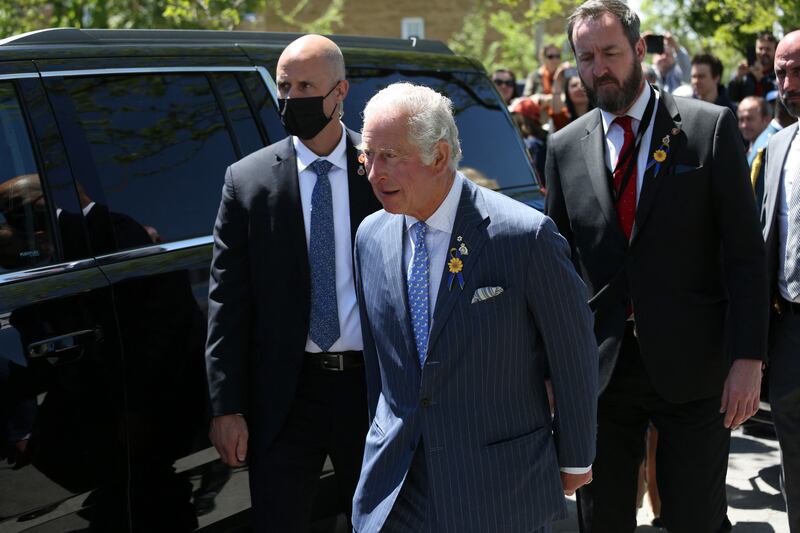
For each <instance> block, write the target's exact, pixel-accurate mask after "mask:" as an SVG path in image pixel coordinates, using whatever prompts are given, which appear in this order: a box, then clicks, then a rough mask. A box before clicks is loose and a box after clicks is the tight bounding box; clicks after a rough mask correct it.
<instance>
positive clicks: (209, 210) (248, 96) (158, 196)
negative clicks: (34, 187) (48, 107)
mask: <svg viewBox="0 0 800 533" xmlns="http://www.w3.org/2000/svg"><path fill="white" fill-rule="evenodd" d="M221 59H222V58H219V57H217V58H215V61H216V62H215V63H213V64H211V63H209V64H205V65H203V64H202V63H198V60H196V59H195V60H193V64H192V65H190V66H189V65H186V64H185V63H183V62H182V61H181V60H180V58H175V59H174V60H171V59H169V58H166V59H160V60H159V61H158V62H157V63H153V62H151V63H150V64H148V65H147V66H146V67H137V66H131V67H130V68H114V69H113V70H111V69H103V68H94V69H91V70H69V69H56V68H50V66H47V67H44V70H43V76H44V85H45V87H46V90H47V94H48V96H49V98H50V100H51V101H52V102H53V107H54V109H55V114H56V117H57V122H58V125H59V128H60V130H61V131H62V132H63V134H64V138H65V143H66V146H67V151H68V153H69V154H70V164H71V165H72V167H73V169H74V171H75V174H76V176H79V178H78V179H77V188H78V194H79V196H80V198H81V202H82V205H83V206H84V209H85V211H86V223H87V229H88V238H89V243H90V246H91V248H92V250H93V253H94V256H95V258H96V261H97V266H98V267H99V268H100V270H101V271H102V272H103V274H104V275H105V276H106V277H107V278H108V280H109V282H110V284H111V288H112V289H111V290H112V295H113V299H114V304H115V318H116V321H117V324H118V332H119V338H120V342H121V345H122V352H123V367H124V391H125V406H124V407H125V414H124V416H125V420H126V438H127V443H128V454H129V459H128V460H129V472H130V476H129V479H128V500H129V505H130V515H129V517H128V518H129V524H130V527H131V530H132V531H137V532H138V531H148V532H149V531H156V530H157V531H170V532H175V533H180V532H181V531H191V530H193V529H194V528H195V527H197V526H201V527H202V526H206V525H209V524H214V523H219V522H220V521H223V520H228V519H230V518H231V517H233V516H235V515H236V514H237V513H240V512H242V511H245V510H246V509H248V508H249V506H250V503H249V492H248V483H247V476H246V469H237V470H233V471H231V470H230V469H229V468H228V467H226V466H224V465H222V464H221V463H220V462H219V460H218V456H217V454H216V452H215V451H214V450H213V448H211V447H210V444H209V442H208V439H207V436H206V435H207V430H208V426H207V422H208V407H207V388H206V380H205V366H204V345H205V336H206V319H207V312H206V307H207V301H206V299H207V294H208V272H209V265H210V260H211V243H212V237H211V233H212V229H213V225H214V220H215V218H216V213H217V208H218V206H219V200H220V195H221V191H222V184H223V178H224V174H225V169H226V167H227V166H228V165H230V164H231V163H233V162H234V161H236V160H237V159H239V158H241V157H243V156H244V155H247V154H248V153H250V152H252V151H255V150H257V149H259V148H261V147H263V146H264V145H265V144H267V143H268V141H269V140H270V139H269V131H268V129H267V127H266V125H265V124H264V123H262V122H261V121H260V120H257V117H258V116H259V114H260V113H261V112H264V111H263V109H261V108H263V107H264V106H270V107H271V106H272V104H271V103H270V101H271V100H273V99H265V98H263V95H264V91H263V87H264V82H263V81H261V74H260V73H259V72H258V69H256V68H254V67H252V66H242V65H237V64H236V62H234V64H224V63H223V64H220V62H219V61H220V60H221ZM57 67H58V66H57ZM58 68H60V67H58ZM259 84H260V85H261V88H262V90H261V91H259V92H258V93H257V92H255V91H254V89H253V88H254V87H256V86H258V85H259ZM267 94H268V93H267Z"/></svg>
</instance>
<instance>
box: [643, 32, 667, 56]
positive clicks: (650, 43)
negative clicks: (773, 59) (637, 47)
mask: <svg viewBox="0 0 800 533" xmlns="http://www.w3.org/2000/svg"><path fill="white" fill-rule="evenodd" d="M644 43H645V45H647V53H648V54H663V53H664V36H663V35H646V36H645V38H644Z"/></svg>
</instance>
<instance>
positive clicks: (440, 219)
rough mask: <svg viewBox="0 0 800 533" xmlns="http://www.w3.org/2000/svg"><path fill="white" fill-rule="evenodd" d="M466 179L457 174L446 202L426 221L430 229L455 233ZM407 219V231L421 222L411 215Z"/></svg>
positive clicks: (445, 198)
mask: <svg viewBox="0 0 800 533" xmlns="http://www.w3.org/2000/svg"><path fill="white" fill-rule="evenodd" d="M464 179H465V178H464V176H463V175H462V174H461V172H456V177H455V179H454V180H453V184H452V185H451V186H450V192H448V193H447V196H445V197H444V200H442V203H441V204H439V207H438V208H437V209H436V211H434V213H433V214H432V215H431V216H429V217H428V220H426V221H425V223H426V224H427V225H428V227H429V228H431V229H435V230H438V231H443V232H445V233H452V232H453V224H454V223H455V221H456V212H457V211H458V203H459V201H460V200H461V189H462V183H463V180H464ZM405 218H406V230H409V229H411V226H413V225H414V224H416V223H417V222H419V221H418V220H417V219H416V218H414V217H412V216H411V215H405Z"/></svg>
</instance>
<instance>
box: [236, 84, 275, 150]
mask: <svg viewBox="0 0 800 533" xmlns="http://www.w3.org/2000/svg"><path fill="white" fill-rule="evenodd" d="M240 79H241V80H242V81H243V82H244V85H245V87H246V89H247V94H248V97H249V98H250V100H251V102H252V103H253V109H254V110H255V112H256V113H257V114H258V115H259V117H260V118H261V123H262V124H263V125H264V127H265V128H266V130H267V138H268V140H267V144H271V143H274V142H277V141H280V140H281V139H283V138H284V137H286V129H285V128H284V127H283V124H281V119H280V116H279V115H278V110H277V109H276V108H275V101H274V100H273V99H272V96H271V95H270V94H269V91H268V90H267V86H266V85H264V80H263V79H262V78H261V75H260V74H258V73H255V72H243V73H241V75H240Z"/></svg>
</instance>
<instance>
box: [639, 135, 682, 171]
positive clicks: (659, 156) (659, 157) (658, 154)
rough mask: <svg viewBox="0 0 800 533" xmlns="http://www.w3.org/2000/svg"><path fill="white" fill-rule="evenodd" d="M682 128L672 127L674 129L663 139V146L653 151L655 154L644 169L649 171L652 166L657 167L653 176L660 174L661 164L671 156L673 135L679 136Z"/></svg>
mask: <svg viewBox="0 0 800 533" xmlns="http://www.w3.org/2000/svg"><path fill="white" fill-rule="evenodd" d="M680 132H681V130H680V129H679V128H672V130H671V131H670V132H669V133H668V134H667V135H664V138H663V139H661V146H660V147H659V148H658V150H656V151H655V152H653V155H652V156H651V157H650V161H648V162H647V167H645V169H644V171H645V172H647V171H648V170H650V167H655V169H654V170H653V176H654V177H655V176H658V171H659V170H661V164H662V163H663V162H664V161H666V160H667V157H669V143H670V141H671V140H672V137H675V136H677V135H678V134H679V133H680Z"/></svg>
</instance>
